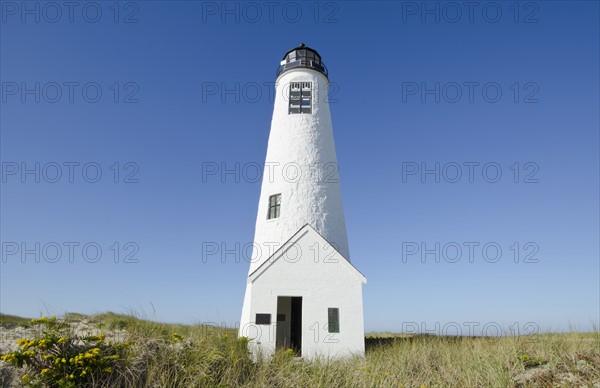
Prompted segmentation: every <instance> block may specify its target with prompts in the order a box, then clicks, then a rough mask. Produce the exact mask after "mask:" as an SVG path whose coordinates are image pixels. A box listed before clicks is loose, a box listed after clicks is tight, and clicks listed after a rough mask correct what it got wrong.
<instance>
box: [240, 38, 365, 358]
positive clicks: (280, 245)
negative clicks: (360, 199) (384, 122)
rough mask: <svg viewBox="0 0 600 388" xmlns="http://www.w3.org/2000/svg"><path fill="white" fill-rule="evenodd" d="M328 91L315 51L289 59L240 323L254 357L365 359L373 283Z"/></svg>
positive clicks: (280, 75) (303, 50) (281, 73)
mask: <svg viewBox="0 0 600 388" xmlns="http://www.w3.org/2000/svg"><path fill="white" fill-rule="evenodd" d="M328 89H329V80H328V72H327V68H326V67H325V64H324V63H323V61H322V59H321V56H320V55H319V53H317V51H316V50H314V49H311V48H309V47H306V46H305V45H304V44H302V45H300V46H298V47H296V48H294V49H292V50H290V51H288V52H287V53H286V54H285V55H284V57H283V60H282V61H281V64H280V66H279V68H278V70H277V81H276V94H275V106H274V109H273V119H272V121H271V132H270V135H269V144H268V150H267V157H266V160H265V168H264V173H263V181H262V187H261V193H260V200H259V203H258V215H257V218H256V229H255V237H254V249H253V255H252V261H251V263H250V271H249V274H248V283H247V286H246V295H245V298H244V306H243V308H242V317H241V320H240V331H239V335H240V336H245V337H248V338H249V339H250V347H251V350H252V351H253V353H254V354H255V355H257V354H259V353H260V354H263V355H269V354H272V353H273V352H274V351H275V350H276V349H277V348H285V349H289V348H291V349H293V350H294V351H295V353H296V355H298V356H302V357H305V358H316V357H324V358H333V357H341V356H352V355H359V356H361V355H364V323H363V306H362V285H363V284H364V283H366V279H365V277H364V276H363V275H362V274H361V273H360V272H359V271H358V270H357V269H356V268H354V267H353V266H352V265H351V264H350V256H349V251H348V240H347V237H346V224H345V220H344V210H343V206H342V196H341V191H340V184H339V176H338V164H337V158H336V152H335V143H334V139H333V128H332V124H331V114H330V112H329V104H328V100H327V91H328Z"/></svg>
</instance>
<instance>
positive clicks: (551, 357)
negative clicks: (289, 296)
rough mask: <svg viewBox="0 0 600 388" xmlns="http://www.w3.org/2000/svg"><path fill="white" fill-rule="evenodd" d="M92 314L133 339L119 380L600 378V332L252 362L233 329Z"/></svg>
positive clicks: (434, 340)
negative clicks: (342, 356)
mask: <svg viewBox="0 0 600 388" xmlns="http://www.w3.org/2000/svg"><path fill="white" fill-rule="evenodd" d="M67 318H69V317H67ZM70 319H71V320H78V319H81V317H80V316H71V317H70ZM85 319H86V321H87V322H91V323H93V324H94V325H97V326H98V327H99V328H101V329H102V330H106V331H111V330H112V331H114V330H123V332H124V333H126V336H127V340H129V341H131V342H132V345H131V346H130V350H129V353H130V354H129V356H128V360H127V365H128V367H127V368H126V371H125V372H122V373H120V374H119V375H116V376H114V379H113V381H112V382H111V384H110V385H111V386H114V387H119V386H121V387H178V386H180V387H237V386H241V387H265V386H269V387H299V386H302V387H422V386H425V387H482V386H485V387H555V386H559V387H561V386H566V387H571V386H576V387H583V386H588V387H598V386H600V335H599V333H597V332H596V333H561V334H537V335H533V336H523V337H493V338H490V337H487V338H482V337H440V336H432V335H413V336H407V335H404V336H385V337H381V338H377V337H375V338H368V339H367V352H366V357H364V358H358V357H357V358H350V359H345V360H335V361H331V360H316V361H312V362H308V361H303V360H299V359H297V358H295V357H293V356H292V355H291V354H290V353H288V352H285V351H280V352H277V353H276V354H275V355H274V356H273V357H271V358H268V359H267V358H263V359H258V360H257V361H255V362H253V361H252V360H251V358H250V357H249V355H248V352H247V347H246V343H245V341H244V340H239V339H237V338H236V336H235V334H236V333H235V332H234V331H232V330H230V329H223V328H218V327H210V326H200V325H197V326H196V325H175V324H162V323H156V322H152V321H149V320H144V319H140V317H135V316H126V315H118V314H112V313H106V314H100V315H96V316H92V317H87V318H85Z"/></svg>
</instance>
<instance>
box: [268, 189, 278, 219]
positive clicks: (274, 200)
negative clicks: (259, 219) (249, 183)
mask: <svg viewBox="0 0 600 388" xmlns="http://www.w3.org/2000/svg"><path fill="white" fill-rule="evenodd" d="M280 209H281V194H274V195H271V196H270V197H269V213H268V214H267V220H270V219H272V218H279V211H280Z"/></svg>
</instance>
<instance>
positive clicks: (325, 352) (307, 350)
mask: <svg viewBox="0 0 600 388" xmlns="http://www.w3.org/2000/svg"><path fill="white" fill-rule="evenodd" d="M364 282H366V279H365V278H364V277H363V276H362V275H361V274H360V272H358V271H357V270H356V269H355V268H354V267H352V265H351V264H350V263H349V262H348V261H347V260H346V259H345V258H343V257H342V256H341V255H340V254H339V253H338V252H336V251H335V250H333V249H332V248H331V246H329V245H328V243H327V242H326V241H325V240H324V239H323V238H322V237H321V236H320V235H319V234H318V233H317V232H316V231H315V230H314V229H313V228H312V227H310V226H308V225H307V226H305V227H304V228H302V229H301V230H300V231H299V232H298V233H297V234H296V235H295V236H294V237H293V238H292V239H291V240H290V241H289V242H288V243H286V244H285V246H284V247H283V248H282V249H281V250H280V251H279V252H277V253H276V254H275V255H274V256H273V258H272V260H269V262H267V263H265V264H264V265H263V266H262V267H260V268H258V270H257V271H256V272H254V273H253V274H251V276H250V277H249V283H248V290H249V291H251V292H247V295H246V297H247V298H248V300H246V301H245V304H246V303H247V310H245V313H246V316H243V317H242V321H243V323H242V324H241V326H240V333H239V335H240V336H246V337H249V338H251V339H252V341H251V342H250V344H251V350H252V351H253V353H255V354H258V353H262V354H264V355H269V354H271V353H273V352H274V351H275V346H276V333H277V330H278V324H277V319H276V318H277V297H278V296H301V297H302V321H303V322H302V357H303V358H306V359H314V358H317V357H321V358H339V357H347V356H353V355H357V356H363V355H364V351H365V348H364V321H363V305H362V284H363V283H364ZM329 307H334V308H335V307H336V308H339V327H340V332H339V333H335V334H333V333H329V332H328V330H327V322H328V316H327V314H328V308H329ZM257 313H265V314H271V325H256V324H255V321H254V319H255V316H256V314H257Z"/></svg>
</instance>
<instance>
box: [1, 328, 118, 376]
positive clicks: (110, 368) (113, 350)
mask: <svg viewBox="0 0 600 388" xmlns="http://www.w3.org/2000/svg"><path fill="white" fill-rule="evenodd" d="M30 325H40V328H41V330H42V332H41V335H40V336H39V338H36V339H31V340H30V339H26V338H22V339H20V340H18V341H17V345H19V349H18V350H16V351H14V352H10V353H6V354H4V355H2V356H1V358H0V359H1V360H2V361H4V362H7V363H9V364H12V365H14V366H15V367H17V368H22V369H23V371H24V372H25V373H24V374H22V376H21V382H22V383H23V384H24V385H25V386H31V387H38V386H48V387H78V386H83V385H90V384H91V383H92V382H93V383H94V384H98V385H102V384H105V383H107V382H108V381H110V379H111V376H112V375H113V374H115V373H118V372H119V371H120V370H122V369H123V368H124V367H125V365H126V359H127V354H126V353H127V352H126V350H127V347H128V346H129V343H115V342H107V341H106V338H105V335H104V334H100V335H88V336H79V335H76V334H74V333H72V332H71V330H70V327H69V325H68V324H66V323H64V322H61V321H59V320H57V319H56V318H54V317H51V318H47V317H43V318H40V319H32V320H31V322H30Z"/></svg>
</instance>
